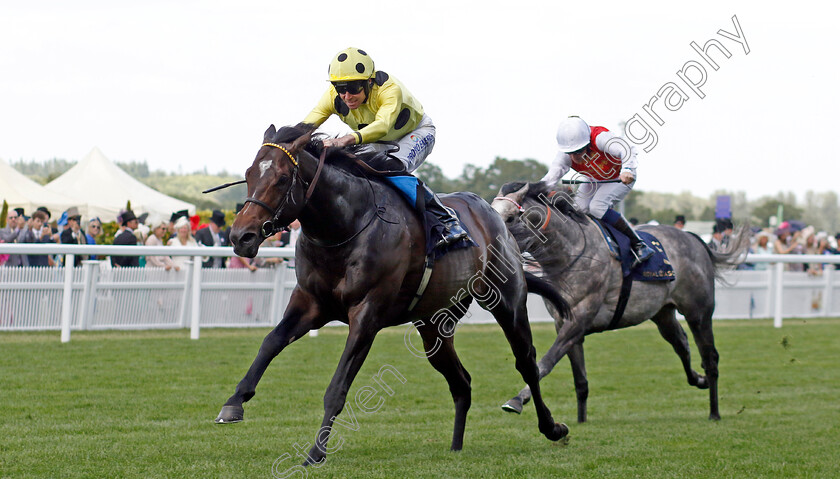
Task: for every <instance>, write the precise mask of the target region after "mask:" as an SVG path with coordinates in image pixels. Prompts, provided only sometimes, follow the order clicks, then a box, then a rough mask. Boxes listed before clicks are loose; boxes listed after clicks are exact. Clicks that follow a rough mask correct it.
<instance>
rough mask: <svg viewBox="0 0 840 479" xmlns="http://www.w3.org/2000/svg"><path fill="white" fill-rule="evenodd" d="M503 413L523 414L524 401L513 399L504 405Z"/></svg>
mask: <svg viewBox="0 0 840 479" xmlns="http://www.w3.org/2000/svg"><path fill="white" fill-rule="evenodd" d="M502 411H506V412H515V413H516V414H522V400H521V399H519V397H515V398H513V399H511V400H510V401H508V402H506V403H504V404H502Z"/></svg>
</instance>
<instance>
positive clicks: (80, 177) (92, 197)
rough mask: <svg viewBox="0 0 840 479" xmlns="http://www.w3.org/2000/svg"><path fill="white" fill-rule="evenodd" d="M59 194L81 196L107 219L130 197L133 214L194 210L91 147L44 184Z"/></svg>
mask: <svg viewBox="0 0 840 479" xmlns="http://www.w3.org/2000/svg"><path fill="white" fill-rule="evenodd" d="M46 188H47V189H49V190H51V191H53V192H56V193H60V194H66V195H71V196H78V197H81V198H84V199H85V201H86V202H87V204H88V213H89V214H90V215H91V216H98V217H100V218H102V221H105V222H108V221H113V220H114V219H116V216H117V214H119V211H120V210H121V209H124V208H125V205H126V203H127V202H128V201H131V209H132V210H133V211H134V213H135V214H136V215H138V216H139V215H140V214H141V213H152V214H157V215H160V216H161V217H163V218H169V215H170V214H172V213H173V212H175V211H180V210H188V211H189V213H190V214H191V215H192V214H195V205H193V204H191V203H187V202H185V201H181V200H179V199H175V198H172V197H170V196H167V195H165V194H163V193H161V192H159V191H157V190H155V189H153V188H150V187H148V186H146V185H144V184H143V183H141V182H139V181H137V180H135V179H134V178H132V177H131V175H129V174H128V173H126V172H125V171H124V170H123V169H122V168H120V167H119V166H117V165H116V164H114V163H113V162H112V161H111V160H109V159H108V158H106V157H105V155H103V154H102V152H101V151H99V148H94V149H93V150H91V152H90V153H88V154H87V156H85V157H84V158H83V159H82V161H80V162H79V163H77V164H76V165H75V166H73V167H72V168H70V169H69V170H67V171H66V172H65V173H64V174H63V175H61V176H59V177H58V178H56V179H55V180H53V181H51V182H50V183H48V184H47V185H46Z"/></svg>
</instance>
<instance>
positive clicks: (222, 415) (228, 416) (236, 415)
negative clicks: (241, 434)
mask: <svg viewBox="0 0 840 479" xmlns="http://www.w3.org/2000/svg"><path fill="white" fill-rule="evenodd" d="M244 418H245V409H243V408H242V406H222V410H221V411H220V412H219V415H218V416H216V424H233V423H235V422H242V420H243V419H244Z"/></svg>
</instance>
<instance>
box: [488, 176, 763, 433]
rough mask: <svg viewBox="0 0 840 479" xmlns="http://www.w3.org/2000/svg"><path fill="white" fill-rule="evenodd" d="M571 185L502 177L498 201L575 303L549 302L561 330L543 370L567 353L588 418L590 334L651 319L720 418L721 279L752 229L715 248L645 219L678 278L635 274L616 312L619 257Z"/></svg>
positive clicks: (515, 408)
mask: <svg viewBox="0 0 840 479" xmlns="http://www.w3.org/2000/svg"><path fill="white" fill-rule="evenodd" d="M571 194H572V193H571V190H569V189H568V188H566V189H564V190H562V191H556V190H552V189H550V188H549V187H548V186H547V185H546V184H545V183H520V182H517V183H508V184H506V185H503V186H502V188H501V189H500V191H499V196H498V197H497V198H496V199H495V200H494V201H493V208H494V209H495V210H496V211H497V212H498V213H499V214H500V215H501V216H502V218H503V219H504V220H505V222H506V224H507V225H508V228H509V229H510V230H511V231H512V232H513V233H514V236H515V237H516V240H517V242H518V243H519V246H520V249H521V250H522V251H523V252H528V253H530V254H531V255H532V256H533V258H534V260H535V261H536V262H537V263H539V265H540V266H541V267H542V270H543V273H544V276H543V277H544V279H548V280H549V281H551V282H552V283H553V284H554V285H555V287H556V288H557V290H558V291H559V292H560V293H561V295H562V296H563V298H564V299H565V300H566V301H567V302H568V303H569V304H570V305H571V306H572V315H571V317H569V318H568V319H564V318H563V317H560V316H558V315H556V314H554V312H553V311H552V308H551V307H550V306H549V307H548V309H549V311H550V312H551V313H552V315H553V316H554V319H555V329H556V332H557V338H556V339H555V341H554V344H553V345H552V346H551V348H550V349H549V350H548V351H547V352H546V354H545V356H543V358H542V359H540V362H539V368H540V378H543V377H545V376H546V375H548V374H549V373H550V372H551V370H552V368H554V366H555V365H556V364H557V362H558V361H560V359H562V357H563V356H564V355H566V354H568V356H569V361H570V362H571V366H572V376H573V378H574V383H575V392H576V393H577V403H578V421H579V422H585V421H586V399H587V397H588V395H589V383H588V380H587V378H586V367H585V362H584V357H583V340H584V336H586V335H587V334H591V333H597V332H602V331H606V330H610V329H620V328H627V327H630V326H635V325H637V324H640V323H642V322H644V321H646V320H648V319H650V320H652V321H653V322H654V323H655V324H656V326H657V327H658V328H659V333H660V334H661V335H662V337H663V338H665V340H666V341H668V343H670V344H671V346H672V347H673V348H674V351H675V352H676V353H677V355H678V356H679V358H680V360H681V361H682V365H683V368H684V369H685V374H686V376H687V378H688V384H689V385H691V386H696V387H697V388H700V389H708V390H709V408H710V412H709V419H720V412H719V408H718V352H717V350H716V349H715V342H714V335H713V333H712V313H713V312H714V309H715V279H716V278H718V277H720V271H721V269H722V268H724V267H726V266H731V265H732V264H735V263H736V262H737V261H738V259H739V258H741V257H742V256H743V254H744V253H745V252H746V249H747V247H748V245H749V237H748V235H747V234H743V231H744V230H743V229H742V230H741V232H742V234H739V235H737V236H736V237H735V239H736V241H734V242H733V245H732V247H731V248H730V250H729V252H727V253H720V252H714V251H711V250H710V249H709V247H708V246H707V245H706V243H704V242H703V240H701V239H700V238H699V237H698V236H697V235H695V234H693V233H688V232H684V231H681V230H679V229H677V228H674V227H672V226H647V225H646V226H642V227H640V229H641V230H642V231H646V232H648V233H651V234H652V235H654V236H655V237H656V239H657V240H658V241H659V242H660V243H661V245H662V247H663V248H664V249H665V251H666V252H667V254H668V259H669V260H670V262H671V265H672V266H673V269H674V273H675V278H676V279H675V280H674V281H644V282H638V281H635V282H633V283H632V287H631V289H630V295H629V297H628V299H627V300H626V301H627V302H626V307H625V310H624V313H623V315H621V316H620V318H615V319H614V318H613V316H614V313H615V311H616V308H617V305H618V301H619V294H620V292H621V289H622V288H621V286H622V270H621V265H620V263H619V261H618V260H617V259H615V258H614V257H613V256H612V255H611V253H610V251H609V248H608V247H607V245H606V242H605V240H604V238H603V235H602V233H601V230H600V228H599V227H598V226H597V225H596V224H595V222H594V220H593V219H592V218H591V217H589V216H587V215H584V214H581V213H580V212H578V211H577V209H576V208H575V206H574V200H573V198H572V196H571ZM676 311H679V312H680V313H681V314H683V315H684V316H685V320H686V323H687V324H688V327H689V328H690V329H691V333H692V335H693V336H694V342H695V344H696V345H697V349H698V350H699V353H700V358H701V365H702V367H703V370H704V371H705V373H706V375H705V376H702V375H700V374H698V373H697V372H696V371H694V370H693V369H691V359H690V350H689V345H688V339H687V337H686V334H685V331H684V330H683V328H682V327H681V326H680V324H679V323H678V322H677V318H676V315H675V313H676ZM530 397H531V393H530V391H529V389H528V388H527V387H526V388H525V389H523V390H522V391H520V393H519V394H518V395H517V396H516V397H514V398H512V399H510V400H509V401H508V402H507V403H505V404H504V405H503V406H502V408H503V409H505V410H506V411H510V412H516V413H519V412H521V411H522V405H523V404H525V403H527V402H528V400H529V399H530Z"/></svg>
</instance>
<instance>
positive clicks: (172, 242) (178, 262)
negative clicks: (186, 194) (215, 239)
mask: <svg viewBox="0 0 840 479" xmlns="http://www.w3.org/2000/svg"><path fill="white" fill-rule="evenodd" d="M166 245H167V246H175V247H176V248H189V247H192V246H198V243H197V242H196V241H195V238H193V236H192V228H191V227H190V220H189V219H187V218H185V217H183V216H182V217H180V218H178V220H177V221H176V222H175V236H173V237H172V238H170V239H169V242H168V243H166ZM190 259H191V257H190V256H173V257H172V262H173V263H174V266H177V267H178V268H183V267H184V263H185V262H187V261H188V260H190Z"/></svg>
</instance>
